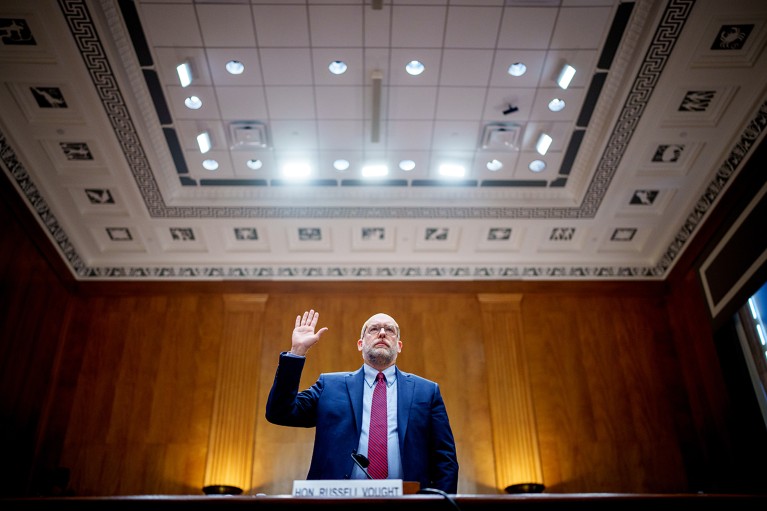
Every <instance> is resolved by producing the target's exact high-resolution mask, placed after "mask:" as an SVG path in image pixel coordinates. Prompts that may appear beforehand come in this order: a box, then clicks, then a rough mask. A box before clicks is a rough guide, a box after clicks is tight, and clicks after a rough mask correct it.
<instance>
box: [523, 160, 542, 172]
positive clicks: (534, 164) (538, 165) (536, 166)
mask: <svg viewBox="0 0 767 511" xmlns="http://www.w3.org/2000/svg"><path fill="white" fill-rule="evenodd" d="M527 168H528V169H530V172H543V170H544V169H545V168H546V162H545V161H543V160H533V161H531V162H530V164H529V165H528V166H527Z"/></svg>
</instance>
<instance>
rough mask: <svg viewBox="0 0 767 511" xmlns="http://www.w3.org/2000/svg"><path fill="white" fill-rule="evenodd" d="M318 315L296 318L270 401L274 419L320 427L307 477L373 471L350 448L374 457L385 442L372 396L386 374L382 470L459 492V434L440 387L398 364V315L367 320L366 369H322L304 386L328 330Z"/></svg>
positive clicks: (362, 347)
mask: <svg viewBox="0 0 767 511" xmlns="http://www.w3.org/2000/svg"><path fill="white" fill-rule="evenodd" d="M318 321H319V313H318V312H315V311H314V310H310V311H307V312H304V314H303V315H299V316H297V317H296V322H295V328H294V330H293V335H292V345H291V349H290V351H289V352H283V353H281V354H280V359H279V364H278V366H277V372H276V374H275V376H274V384H273V385H272V389H271V391H270V392H269V399H268V401H267V403H266V419H267V420H268V421H269V422H271V423H273V424H278V425H281V426H295V427H305V428H311V427H314V428H315V437H314V451H313V453H312V461H311V465H310V467H309V473H308V475H307V479H362V478H365V477H368V476H367V474H365V472H363V470H361V469H360V468H359V467H358V466H357V465H356V464H355V463H354V460H353V458H352V456H351V455H352V454H361V455H365V456H368V455H369V454H370V453H371V452H373V449H374V448H375V449H378V448H379V447H376V446H375V445H373V443H372V442H373V441H371V440H370V439H371V403H372V400H373V393H374V389H375V387H376V386H377V385H378V384H379V382H378V380H381V381H380V385H385V387H386V388H385V397H384V398H383V399H385V402H386V410H387V414H386V416H385V419H386V420H385V424H386V434H385V436H386V438H387V442H385V443H384V445H385V447H384V448H383V449H384V450H385V452H386V455H385V456H383V459H384V460H385V463H384V465H385V467H383V471H382V472H377V473H378V474H380V475H376V476H375V477H381V478H387V479H402V480H404V481H417V482H419V483H420V484H421V488H434V489H437V490H441V491H444V492H446V493H456V492H457V487H458V460H457V457H456V451H455V441H454V439H453V432H452V430H451V429H450V422H449V420H448V417H447V411H446V409H445V403H444V402H443V400H442V395H441V394H440V391H439V386H438V385H437V384H436V383H434V382H432V381H429V380H426V379H424V378H421V377H420V376H416V375H414V374H410V373H406V372H404V371H401V370H399V369H398V368H397V366H396V365H395V363H396V361H397V356H398V355H399V353H400V352H401V351H402V340H401V338H400V328H399V325H398V324H397V322H396V321H395V320H394V318H392V317H391V316H389V315H388V314H384V313H377V314H374V315H373V316H371V317H370V318H369V319H368V320H367V321H365V323H364V324H363V326H362V331H361V333H360V338H359V340H358V341H357V349H358V350H359V351H360V352H361V354H362V360H363V361H364V364H363V365H362V367H361V368H359V369H357V370H356V371H353V372H339V373H323V374H321V375H320V377H319V379H318V380H317V382H316V383H315V384H314V385H312V386H311V387H310V388H308V389H306V390H304V391H301V392H299V389H298V387H299V384H300V380H301V372H302V370H303V367H304V362H305V361H306V353H307V351H309V348H311V347H312V346H314V345H315V344H316V343H317V342H318V341H319V340H320V337H321V336H322V335H323V334H324V333H325V332H327V330H328V329H327V328H326V327H323V328H320V329H319V330H317V323H318ZM379 373H381V375H379ZM374 413H375V412H374ZM374 427H379V426H374ZM380 427H383V426H380ZM375 458H376V459H377V458H378V455H377V454H376V455H375ZM370 468H371V469H372V463H371V467H370ZM370 471H371V475H373V474H372V470H370Z"/></svg>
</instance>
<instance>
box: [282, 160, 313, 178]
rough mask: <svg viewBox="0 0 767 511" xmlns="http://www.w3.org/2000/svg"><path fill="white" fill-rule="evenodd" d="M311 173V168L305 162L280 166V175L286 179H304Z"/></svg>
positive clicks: (294, 162)
mask: <svg viewBox="0 0 767 511" xmlns="http://www.w3.org/2000/svg"><path fill="white" fill-rule="evenodd" d="M311 173H312V168H311V167H310V166H309V164H308V163H307V162H305V161H293V162H288V163H285V164H284V165H283V166H282V175H283V177H285V178H287V179H304V178H306V177H309V174H311Z"/></svg>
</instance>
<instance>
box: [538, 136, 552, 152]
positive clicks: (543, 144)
mask: <svg viewBox="0 0 767 511" xmlns="http://www.w3.org/2000/svg"><path fill="white" fill-rule="evenodd" d="M551 142H553V139H552V138H551V137H550V136H548V135H547V134H546V133H541V136H540V137H538V142H536V143H535V150H536V151H538V154H540V155H541V156H543V155H545V154H546V151H548V150H549V146H551Z"/></svg>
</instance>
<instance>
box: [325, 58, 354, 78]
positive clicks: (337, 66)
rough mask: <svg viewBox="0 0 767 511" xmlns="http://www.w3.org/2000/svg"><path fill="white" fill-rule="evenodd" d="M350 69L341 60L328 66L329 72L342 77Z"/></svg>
mask: <svg viewBox="0 0 767 511" xmlns="http://www.w3.org/2000/svg"><path fill="white" fill-rule="evenodd" d="M348 67H349V66H347V65H346V62H343V61H341V60H334V61H333V62H331V63H330V64H329V65H328V70H329V71H330V72H331V73H333V74H334V75H342V74H344V73H345V72H346V70H347V69H348Z"/></svg>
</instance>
